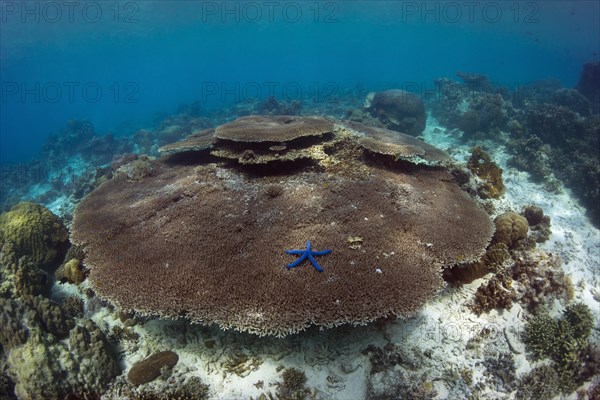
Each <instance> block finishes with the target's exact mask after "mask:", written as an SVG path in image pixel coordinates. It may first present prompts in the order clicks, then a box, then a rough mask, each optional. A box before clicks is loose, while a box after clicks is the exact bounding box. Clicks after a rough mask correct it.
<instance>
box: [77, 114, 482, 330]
mask: <svg viewBox="0 0 600 400" xmlns="http://www.w3.org/2000/svg"><path fill="white" fill-rule="evenodd" d="M270 118H275V117H270ZM303 118H308V117H303ZM267 119H268V118H267V117H261V119H260V120H261V121H265V120H267ZM242 120H247V118H244V119H242ZM254 120H255V118H254V119H253V120H251V122H250V124H251V125H250V126H251V127H253V129H254V127H255V125H254V124H255V122H252V121H254ZM294 121H296V122H294ZM300 121H303V119H300V118H297V117H295V119H294V120H291V122H290V124H292V125H294V124H296V123H300ZM308 121H311V123H312V122H315V119H313V118H310V119H308ZM274 122H275V124H276V126H277V124H281V123H282V122H281V119H280V118H276V119H274ZM284 122H285V121H284ZM322 123H323V122H322V121H321V122H319V125H321V124H322ZM231 124H233V125H230V127H231V126H238V125H240V124H241V122H240V121H239V120H238V122H235V121H234V122H232V123H231ZM261 124H266V122H261ZM329 124H330V125H328V126H330V127H327V128H326V129H321V128H319V129H318V130H317V133H311V135H313V134H315V135H316V134H320V133H318V132H321V133H322V132H324V131H326V130H329V129H332V128H334V129H335V131H334V132H332V133H331V136H333V137H327V135H323V136H317V137H316V140H324V141H326V142H328V143H330V144H331V146H333V148H334V149H339V147H337V148H336V147H335V146H336V145H337V146H341V148H342V150H343V149H346V148H348V147H350V145H349V144H348V143H356V141H358V140H359V139H360V138H362V137H364V136H363V135H358V134H356V133H355V131H354V130H349V129H346V128H345V126H344V125H343V124H341V123H339V124H335V127H334V126H333V124H332V123H329ZM240 129H241V128H240ZM277 129H280V128H279V127H278V128H277ZM295 129H296V127H295V125H294V130H295ZM309 129H310V132H315V131H314V130H313V128H309ZM216 132H217V135H219V132H227V130H225V131H223V130H222V129H221V128H219V127H218V128H216ZM234 132H235V131H229V133H227V134H225V133H223V135H224V136H223V137H225V136H227V137H229V138H232V136H231V135H234ZM250 132H255V133H256V132H257V131H255V130H251V131H250ZM248 135H250V133H249V132H244V133H243V137H247V136H248ZM274 135H276V134H275V133H274ZM286 135H290V134H289V133H286ZM294 135H297V134H294ZM243 137H239V140H242V139H243ZM254 137H257V136H256V134H253V135H252V138H254ZM280 137H283V136H280ZM224 140H225V139H219V140H218V141H217V142H216V143H215V144H214V147H213V152H215V151H218V150H219V146H220V145H221V141H224ZM227 140H229V139H227ZM252 140H256V139H252ZM229 141H232V140H229ZM240 143H242V144H244V145H245V144H246V143H245V142H240ZM251 143H252V142H251ZM314 146H315V147H318V145H314ZM345 146H348V147H345ZM340 154H341V156H340ZM351 154H353V157H354V158H347V157H346V156H347V155H348V154H347V153H344V152H341V153H338V152H337V151H336V150H332V151H330V152H329V153H321V155H322V156H323V157H324V158H323V159H321V158H320V156H319V157H317V158H316V159H315V160H314V164H305V163H297V164H296V165H295V166H294V167H288V168H289V169H287V170H285V169H284V171H287V174H286V175H283V174H282V173H283V172H284V171H282V170H274V169H262V170H256V169H253V168H249V167H246V166H245V164H239V165H237V164H233V165H232V163H230V162H227V160H225V161H220V160H216V159H211V160H210V162H207V161H206V160H205V159H203V158H200V159H198V160H196V162H194V163H191V164H189V163H183V164H178V163H177V162H175V161H173V160H172V159H171V158H166V159H162V160H156V161H151V163H152V167H153V169H154V171H155V173H154V174H153V175H152V176H149V177H146V178H145V179H144V180H142V181H139V182H131V181H129V180H128V179H126V177H122V176H115V177H114V178H113V179H112V180H110V181H107V182H106V183H104V184H103V185H102V186H100V187H99V188H98V189H96V191H95V192H94V193H93V194H92V195H90V196H88V197H86V199H84V200H83V201H82V202H81V203H80V205H79V206H78V208H77V211H76V213H75V218H74V222H73V226H72V228H73V232H72V240H73V241H74V242H75V243H78V244H84V243H85V244H87V245H88V247H87V249H86V252H87V258H86V265H88V266H89V268H90V275H89V277H88V279H89V280H90V282H91V284H92V286H93V288H94V290H95V291H96V292H97V293H98V294H99V295H100V296H101V297H103V298H106V299H108V300H110V301H111V302H113V303H115V304H117V305H118V306H119V307H120V308H121V309H123V310H124V311H131V310H135V311H138V312H140V313H142V314H147V315H160V316H165V317H169V316H182V315H183V316H186V317H187V318H189V319H191V320H193V321H196V322H201V323H205V322H207V321H211V322H214V323H217V324H219V325H220V326H222V327H224V328H231V327H233V328H236V329H238V330H242V331H249V332H252V333H257V334H262V335H265V334H273V335H280V336H283V335H286V334H289V333H294V332H298V331H300V330H303V329H305V328H307V327H308V326H310V325H319V326H325V327H332V326H336V325H340V324H344V323H351V324H361V323H366V322H369V321H373V320H376V319H378V318H380V317H384V316H389V315H412V314H413V313H414V312H416V310H418V309H419V308H420V307H421V305H422V304H423V303H424V302H425V301H427V300H428V299H430V298H431V297H432V296H433V295H435V294H436V293H437V292H438V291H439V290H440V288H441V287H443V285H444V282H443V280H442V279H441V276H440V275H441V273H440V268H439V266H440V265H451V264H454V263H456V262H457V260H458V259H459V258H460V259H461V260H462V261H464V262H469V261H472V260H474V259H477V258H479V257H480V256H481V255H482V254H483V253H484V251H485V248H486V247H487V245H488V244H489V241H490V239H491V236H492V230H493V225H492V223H491V221H490V219H489V216H488V215H487V214H486V213H485V211H484V210H483V209H482V208H481V207H480V206H479V205H478V204H477V203H476V202H474V201H473V200H472V199H471V198H469V197H468V196H467V195H466V194H465V193H464V192H462V191H461V189H460V188H459V187H458V186H457V185H456V183H455V182H454V180H453V177H452V175H451V174H450V173H449V172H448V171H446V170H444V169H443V168H441V167H438V168H431V167H422V168H419V166H418V165H414V164H413V167H412V168H411V169H408V168H404V167H403V168H389V169H387V168H384V167H383V166H382V165H381V163H379V164H378V163H377V160H365V158H364V157H363V153H362V152H358V153H351ZM342 156H343V157H342ZM338 157H339V158H338ZM214 161H217V162H214ZM332 166H333V167H332ZM345 166H347V169H348V170H350V171H352V170H353V169H360V170H362V171H364V173H363V174H362V175H355V174H348V175H345V172H344V167H345ZM282 169H283V168H282ZM330 171H331V172H330ZM273 184H277V185H280V186H282V187H283V188H284V190H283V192H282V193H281V195H279V196H277V197H274V198H272V197H270V196H264V195H263V189H262V188H264V187H268V186H269V185H273ZM139 199H144V200H143V201H139ZM449 204H451V205H452V207H448V205H449ZM349 236H351V237H361V238H363V244H362V248H361V251H360V252H357V251H356V250H353V249H351V248H349V246H348V244H347V238H348V237H349ZM307 238H310V239H311V240H314V241H315V242H316V243H319V247H321V248H330V249H333V253H332V255H330V256H328V257H327V260H326V262H327V268H324V270H325V271H324V272H323V273H322V274H314V273H313V272H314V271H311V270H310V269H308V268H295V269H292V270H287V269H286V268H285V265H286V264H288V263H289V256H286V255H285V254H284V253H283V251H282V249H286V248H296V247H297V246H301V245H303V244H304V243H306V240H307ZM215 246H216V247H215ZM215 248H216V249H218V250H215ZM199 259H200V260H203V261H202V263H198V260H199ZM257 260H261V262H256V261H257ZM240 266H246V267H247V268H240ZM348 266H352V267H351V268H349V267H348ZM378 270H379V271H381V273H378V272H377V271H378ZM241 282H243V284H241ZM149 293H150V294H151V295H148V294H149Z"/></svg>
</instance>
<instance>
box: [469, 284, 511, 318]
mask: <svg viewBox="0 0 600 400" xmlns="http://www.w3.org/2000/svg"><path fill="white" fill-rule="evenodd" d="M511 286H512V280H511V279H510V278H509V277H508V276H507V274H497V275H494V276H493V277H492V279H490V280H489V281H488V283H486V284H482V285H481V286H479V288H478V289H477V292H475V300H474V302H473V303H472V304H471V306H470V308H471V310H473V312H474V313H475V314H478V315H479V314H481V313H483V312H488V311H490V310H493V309H494V308H503V309H507V310H508V309H510V308H511V307H512V302H513V300H514V299H515V298H516V293H515V290H514V289H513V288H512V287H511Z"/></svg>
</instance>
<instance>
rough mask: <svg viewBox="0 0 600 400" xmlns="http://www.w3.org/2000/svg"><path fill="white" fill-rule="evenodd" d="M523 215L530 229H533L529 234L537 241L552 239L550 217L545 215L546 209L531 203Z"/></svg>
mask: <svg viewBox="0 0 600 400" xmlns="http://www.w3.org/2000/svg"><path fill="white" fill-rule="evenodd" d="M522 215H523V216H524V217H525V219H527V223H528V224H529V229H530V230H531V231H530V233H529V236H530V237H531V238H532V239H533V240H535V242H536V243H543V242H545V241H546V240H548V239H550V235H551V233H552V232H551V230H550V226H551V224H550V217H549V216H548V215H544V210H542V209H541V208H540V207H537V206H533V205H529V206H527V207H525V209H524V210H523V213H522Z"/></svg>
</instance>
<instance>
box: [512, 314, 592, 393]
mask: <svg viewBox="0 0 600 400" xmlns="http://www.w3.org/2000/svg"><path fill="white" fill-rule="evenodd" d="M592 327H593V317H592V313H591V310H590V309H589V308H588V307H587V306H586V305H584V304H583V303H574V304H571V305H569V306H567V308H566V309H565V311H564V313H563V317H562V318H561V319H558V320H555V319H553V318H552V317H550V316H549V315H548V314H547V313H544V312H542V313H539V314H538V315H536V316H535V317H533V318H531V319H530V320H529V322H528V323H527V325H526V326H525V330H524V332H523V341H524V342H525V344H526V345H527V348H528V349H529V351H531V353H532V355H533V356H534V357H535V358H536V359H540V358H550V359H551V360H552V361H553V364H552V366H553V368H554V370H555V371H556V373H557V374H558V376H559V386H560V388H561V390H562V391H564V392H570V391H572V390H574V389H575V388H576V387H577V385H578V384H579V383H581V382H582V380H583V379H587V378H588V377H589V376H588V375H589V374H588V373H587V372H586V371H587V370H588V369H589V368H586V364H589V363H597V360H595V359H593V358H591V357H589V356H588V353H589V352H590V347H589V346H588V338H589V336H590V333H591V330H592ZM591 367H592V368H594V369H596V370H597V369H598V366H597V365H595V366H591Z"/></svg>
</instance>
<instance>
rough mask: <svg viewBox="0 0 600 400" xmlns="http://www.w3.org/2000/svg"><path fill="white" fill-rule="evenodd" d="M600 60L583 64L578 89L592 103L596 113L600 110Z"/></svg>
mask: <svg viewBox="0 0 600 400" xmlns="http://www.w3.org/2000/svg"><path fill="white" fill-rule="evenodd" d="M599 88H600V62H598V61H596V62H590V63H587V64H585V65H584V66H583V68H582V69H581V75H580V77H579V82H578V83H577V87H576V89H577V90H578V91H579V93H581V94H583V95H584V96H585V97H587V99H588V100H589V101H590V103H591V107H592V111H593V112H594V113H595V114H598V113H599V112H600V89H599Z"/></svg>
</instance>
